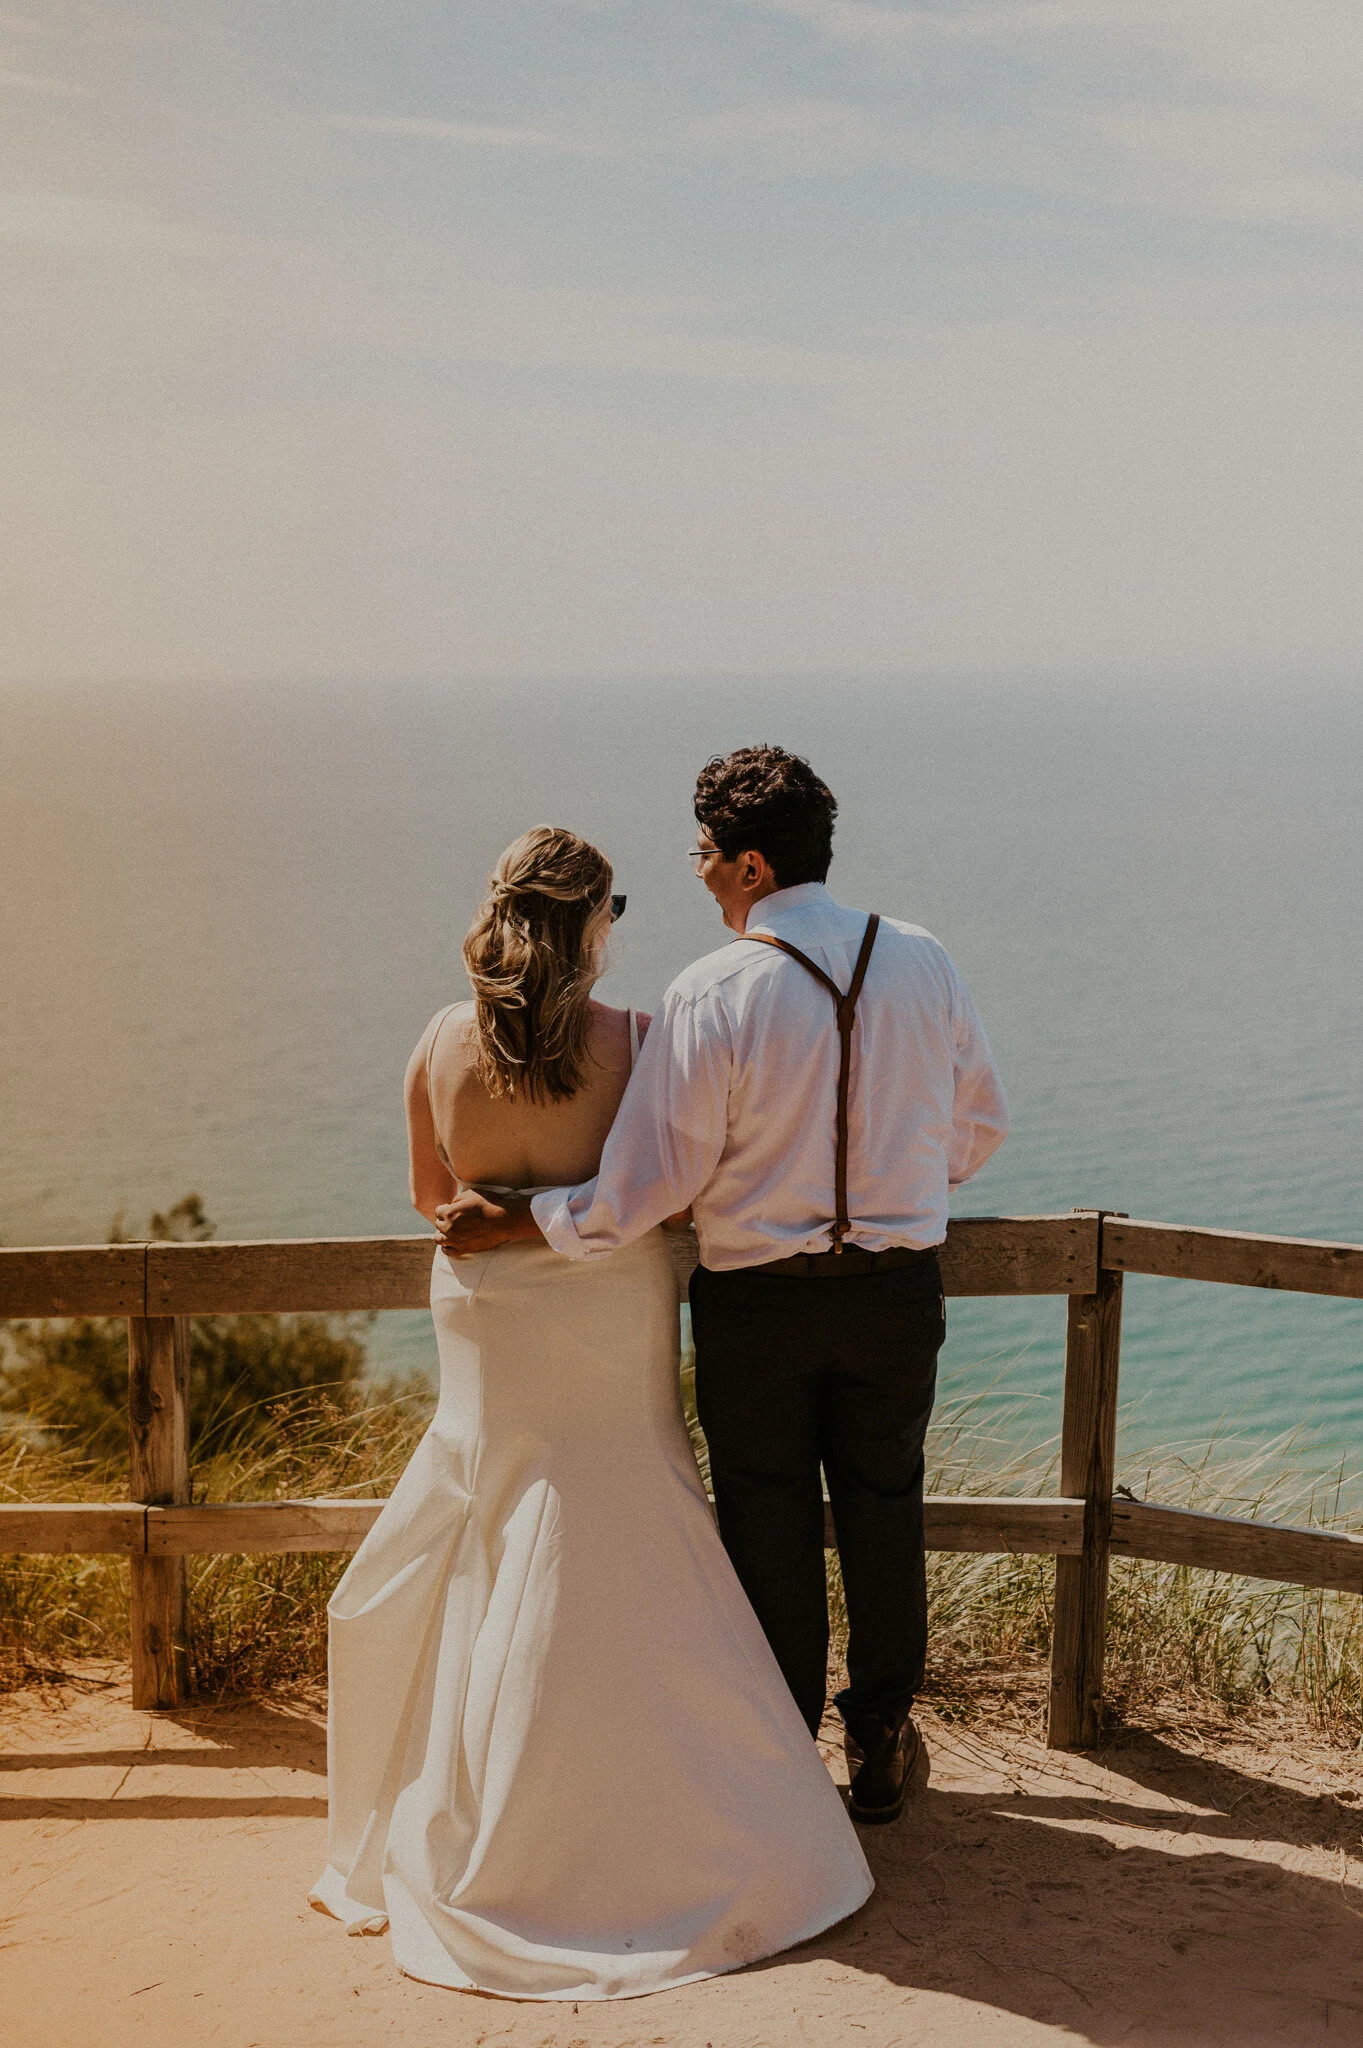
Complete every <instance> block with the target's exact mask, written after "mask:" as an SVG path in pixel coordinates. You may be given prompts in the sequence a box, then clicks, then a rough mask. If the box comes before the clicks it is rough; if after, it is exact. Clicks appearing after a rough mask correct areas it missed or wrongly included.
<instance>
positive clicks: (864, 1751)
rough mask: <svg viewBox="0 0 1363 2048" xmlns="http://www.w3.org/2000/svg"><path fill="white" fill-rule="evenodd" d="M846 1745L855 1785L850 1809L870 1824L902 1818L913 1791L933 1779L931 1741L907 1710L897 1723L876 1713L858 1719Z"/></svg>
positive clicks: (849, 1773)
mask: <svg viewBox="0 0 1363 2048" xmlns="http://www.w3.org/2000/svg"><path fill="white" fill-rule="evenodd" d="M842 1746H843V1754H844V1755H845V1756H846V1758H847V1776H848V1781H849V1784H850V1786H851V1798H850V1799H849V1801H848V1808H847V1810H848V1812H849V1813H850V1814H851V1816H852V1818H853V1820H858V1821H861V1822H863V1823H864V1824H865V1825H866V1826H869V1827H875V1826H878V1825H880V1824H882V1823H883V1822H885V1821H891V1820H898V1819H899V1816H900V1814H901V1813H902V1812H903V1811H904V1805H905V1802H906V1800H907V1799H908V1796H909V1794H910V1792H921V1791H922V1789H923V1787H924V1786H925V1785H926V1784H927V1782H928V1774H929V1772H930V1770H931V1768H932V1766H931V1763H930V1761H929V1758H928V1752H927V1745H926V1744H925V1743H924V1741H923V1737H922V1735H921V1734H920V1733H919V1731H918V1729H917V1728H916V1727H915V1725H914V1723H913V1720H912V1717H911V1716H909V1715H907V1714H906V1715H905V1717H904V1719H903V1721H902V1722H901V1723H900V1725H899V1726H898V1727H896V1726H895V1724H894V1722H893V1721H885V1720H882V1719H880V1717H879V1716H877V1715H868V1716H867V1717H866V1718H865V1719H864V1720H862V1719H857V1720H854V1721H852V1722H851V1723H849V1725H848V1728H847V1732H846V1734H845V1735H844V1736H843V1741H842Z"/></svg>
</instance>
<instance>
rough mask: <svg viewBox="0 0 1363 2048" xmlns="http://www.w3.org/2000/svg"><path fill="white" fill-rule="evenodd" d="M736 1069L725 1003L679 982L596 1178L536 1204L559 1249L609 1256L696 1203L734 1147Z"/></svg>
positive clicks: (538, 1198)
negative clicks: (731, 1114)
mask: <svg viewBox="0 0 1363 2048" xmlns="http://www.w3.org/2000/svg"><path fill="white" fill-rule="evenodd" d="M732 1070H733V1051H732V1035H731V1032H730V1030H729V1028H728V1022H727V1019H726V1017H725V1015H724V1012H723V1010H722V1007H721V1006H720V1005H719V1003H718V1002H717V1001H716V1000H715V999H714V998H713V997H710V996H707V997H705V998H702V999H699V1000H698V999H696V998H694V997H692V996H690V995H678V994H677V993H675V991H673V990H671V989H669V991H668V993H667V995H666V997H665V998H664V1000H663V1006H662V1009H661V1010H660V1012H659V1013H658V1015H657V1016H656V1017H655V1018H654V1020H653V1022H652V1024H651V1025H650V1026H649V1031H648V1036H647V1038H646V1039H645V1040H644V1043H643V1048H642V1050H641V1051H640V1054H639V1060H638V1064H637V1065H636V1067H635V1069H634V1072H633V1074H632V1075H631V1076H630V1081H629V1086H628V1087H627V1088H626V1090H625V1093H624V1096H623V1098H622V1100H621V1103H620V1107H619V1109H618V1110H617V1111H616V1116H615V1122H614V1123H613V1124H612V1125H611V1128H610V1133H609V1135H608V1137H607V1139H606V1143H605V1146H604V1148H603V1150H602V1153H601V1166H600V1170H599V1172H598V1173H597V1176H596V1178H595V1180H589V1181H584V1182H583V1183H582V1184H581V1186H579V1187H575V1188H546V1189H545V1190H544V1191H543V1192H542V1193H540V1194H538V1195H535V1196H534V1197H533V1199H532V1201H531V1204H530V1206H531V1209H532V1211H533V1213H534V1217H535V1221H536V1222H537V1223H538V1224H539V1227H540V1229H541V1230H542V1231H543V1232H544V1235H545V1237H546V1238H547V1240H548V1242H549V1243H550V1244H551V1245H552V1246H553V1249H554V1250H555V1251H556V1252H562V1253H563V1254H564V1256H565V1257H566V1258H570V1259H591V1258H599V1257H600V1256H601V1255H602V1254H603V1253H605V1252H612V1251H617V1250H618V1249H619V1248H620V1246H621V1245H626V1244H630V1243H632V1242H633V1240H634V1239H635V1238H637V1237H642V1236H643V1234H644V1232H645V1231H646V1230H651V1229H652V1228H653V1226H654V1224H655V1223H661V1222H662V1220H663V1218H664V1217H665V1216H674V1215H676V1213H677V1212H678V1211H679V1210H681V1209H685V1208H686V1207H687V1206H688V1205H689V1204H690V1203H691V1202H692V1201H694V1199H695V1197H696V1196H697V1195H698V1194H699V1193H700V1191H701V1189H702V1188H703V1187H704V1186H705V1185H706V1183H707V1181H708V1180H709V1179H710V1177H711V1175H712V1174H713V1173H714V1170H715V1167H716V1165H717V1164H718V1163H719V1158H720V1155H721V1153H722V1152H723V1150H724V1140H725V1134H726V1129H727V1124H728V1105H729V1082H730V1076H731V1073H732Z"/></svg>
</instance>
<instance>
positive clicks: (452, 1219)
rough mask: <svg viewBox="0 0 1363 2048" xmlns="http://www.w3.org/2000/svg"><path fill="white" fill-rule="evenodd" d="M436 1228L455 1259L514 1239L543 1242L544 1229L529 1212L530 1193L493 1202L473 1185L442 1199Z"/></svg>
mask: <svg viewBox="0 0 1363 2048" xmlns="http://www.w3.org/2000/svg"><path fill="white" fill-rule="evenodd" d="M435 1227H436V1231H437V1233H438V1234H439V1237H440V1244H441V1248H442V1250H444V1251H446V1252H448V1253H449V1255H450V1257H451V1258H452V1259H460V1258H465V1257H466V1256H467V1255H468V1254H469V1253H470V1252H491V1251H495V1250H496V1249H497V1247H498V1245H501V1244H511V1243H512V1242H513V1241H516V1240H520V1241H523V1242H525V1241H533V1240H534V1239H536V1238H538V1239H539V1240H540V1242H541V1243H543V1241H544V1237H543V1232H542V1231H541V1229H540V1227H539V1225H538V1223H536V1221H535V1219H534V1216H533V1215H532V1214H531V1211H530V1199H529V1197H528V1196H527V1195H513V1196H511V1197H510V1198H509V1199H508V1200H507V1201H506V1202H494V1201H491V1200H489V1198H488V1196H486V1195H480V1194H476V1193H475V1192H474V1190H473V1189H472V1188H469V1189H467V1190H466V1191H465V1192H464V1193H463V1194H462V1195H456V1196H455V1198H454V1200H453V1201H452V1202H442V1203H441V1204H440V1206H439V1208H438V1209H437V1210H436V1212H435Z"/></svg>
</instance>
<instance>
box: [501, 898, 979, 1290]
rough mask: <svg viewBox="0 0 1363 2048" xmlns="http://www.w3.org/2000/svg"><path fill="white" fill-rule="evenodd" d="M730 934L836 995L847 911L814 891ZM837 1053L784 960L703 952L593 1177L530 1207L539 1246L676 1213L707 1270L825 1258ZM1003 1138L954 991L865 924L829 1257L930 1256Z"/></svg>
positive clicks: (963, 1001)
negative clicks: (952, 1195) (771, 940)
mask: <svg viewBox="0 0 1363 2048" xmlns="http://www.w3.org/2000/svg"><path fill="white" fill-rule="evenodd" d="M748 922H749V926H750V928H751V929H752V930H754V931H769V932H772V933H774V934H775V936H776V937H777V938H781V939H786V940H788V941H789V942H790V944H791V945H794V946H798V947H799V948H800V951H801V952H802V953H808V955H809V957H810V958H811V960H814V961H817V963H818V964H819V966H820V967H822V968H823V969H824V971H825V973H827V974H830V975H831V976H832V977H833V979H834V981H835V982H836V983H837V984H838V986H839V988H843V989H845V988H847V987H848V986H849V985H850V983H851V980H852V973H853V969H854V967H855V965H856V958H857V953H858V951H859V949H860V946H861V941H862V938H863V935H864V933H865V930H866V913H865V912H864V911H860V910H846V909H844V908H843V906H842V905H841V904H840V903H835V902H834V900H833V898H832V897H831V896H830V895H829V893H828V891H827V889H826V888H825V887H824V885H823V883H822V882H802V883H800V884H799V885H798V887H796V888H793V889H778V890H777V891H776V893H775V894H774V895H772V896H766V897H764V898H763V899H762V900H761V902H760V903H758V904H757V906H756V908H755V910H754V911H753V914H752V916H751V917H750V918H749V921H748ZM838 1051H839V1048H838V1032H837V1021H836V1012H835V1010H834V1006H833V999H832V997H831V996H830V995H829V993H828V991H827V989H826V988H824V987H823V986H822V985H821V983H819V982H817V981H816V980H815V979H814V977H813V975H812V974H810V973H809V972H808V970H807V969H806V968H804V967H801V965H800V964H799V962H798V961H796V960H792V959H791V958H790V957H789V956H788V955H787V954H784V953H781V952H778V950H777V949H776V948H775V947H774V946H763V945H758V944H755V943H752V942H751V941H747V940H744V939H735V940H734V941H733V943H732V944H731V945H728V946H725V947H723V948H722V949H721V951H719V952H718V953H709V954H707V955H706V957H705V958H704V959H703V960H697V961H696V962H695V963H694V965H692V966H690V967H688V968H686V969H685V971H684V972H683V973H681V974H679V975H678V976H677V979H676V980H675V981H674V982H673V984H672V986H671V988H669V989H668V991H667V994H666V996H665V997H664V998H663V1005H662V1009H661V1010H660V1011H659V1013H658V1015H657V1016H656V1017H655V1018H654V1020H653V1023H652V1025H651V1027H650V1029H649V1033H648V1037H647V1038H646V1039H645V1041H644V1046H643V1050H642V1052H641V1053H640V1055H639V1063H638V1065H637V1066H636V1068H635V1070H634V1073H633V1076H632V1077H631V1079H630V1083H629V1086H628V1088H627V1089H626V1090H625V1094H624V1098H623V1100H622V1102H621V1104H620V1108H619V1110H618V1112H617V1114H616V1118H615V1122H614V1123H613V1124H612V1126H611V1130H610V1135H609V1136H608V1138H607V1139H606V1144H605V1149H604V1150H603V1152H602V1154H601V1167H600V1170H599V1172H598V1173H597V1176H596V1178H595V1180H590V1181H586V1182H584V1183H583V1185H582V1186H581V1187H576V1188H549V1189H546V1190H545V1191H544V1192H542V1193H540V1194H538V1195H536V1196H535V1197H534V1199H533V1201H532V1204H531V1207H532V1209H533V1211H534V1215H535V1220H536V1222H537V1223H538V1224H539V1226H540V1229H541V1230H542V1231H543V1232H544V1235H545V1237H546V1238H547V1239H548V1241H549V1243H550V1244H551V1245H552V1246H553V1247H554V1250H555V1251H559V1252H563V1253H564V1254H566V1256H567V1257H569V1258H574V1259H588V1258H593V1257H596V1256H598V1255H599V1254H601V1253H603V1252H609V1251H614V1250H615V1249H616V1248H617V1247H618V1246H620V1245H624V1244H629V1243H630V1242H631V1241H632V1240H633V1239H634V1238H636V1237H639V1236H641V1235H642V1233H643V1232H644V1231H646V1230H649V1229H651V1228H652V1226H653V1225H654V1224H655V1223H659V1222H661V1221H662V1219H663V1217H664V1216H670V1215H673V1214H675V1213H676V1212H677V1211H678V1210H680V1209H685V1208H686V1207H687V1206H688V1204H690V1205H691V1207H692V1209H693V1211H694V1214H695V1219H696V1234H697V1237H698V1239H699V1244H700V1257H701V1263H702V1265H705V1266H708V1267H709V1268H710V1269H711V1270H712V1271H716V1272H725V1271H729V1270H731V1269H732V1268H735V1267H740V1266H759V1265H762V1264H765V1263H766V1262H767V1261H768V1260H771V1259H780V1258H785V1257H787V1256H789V1254H791V1253H792V1252H823V1251H828V1250H829V1249H830V1246H831V1243H832V1239H831V1236H830V1226H831V1224H832V1221H833V1214H834V1197H833V1165H834V1153H835V1148H836V1143H837V1088H838ZM1007 1132H1008V1108H1007V1104H1006V1103H1005V1101H1004V1099H1003V1089H1002V1087H1001V1086H1000V1083H999V1077H998V1074H997V1073H996V1072H995V1069H994V1062H993V1059H992V1058H991V1056H990V1052H989V1046H988V1043H987V1041H986V1039H985V1035H984V1030H983V1027H982V1026H981V1024H980V1020H979V1017H978V1016H977V1014H976V1011H975V1006H974V1004H973V1003H972V1002H971V1000H970V995H969V992H968V990H967V989H966V986H965V983H964V982H963V981H962V980H961V977H960V975H959V974H958V973H957V971H956V969H955V967H954V966H953V965H952V963H951V961H950V959H949V958H948V957H947V954H946V951H945V950H944V948H943V947H942V946H940V945H939V944H938V942H937V940H936V939H934V938H933V937H932V935H931V934H930V933H929V932H925V931H922V930H921V929H920V928H919V927H918V926H917V925H912V924H901V923H900V922H899V921H898V920H897V919H892V918H882V920H881V924H880V930H879V932H878V934H877V936H876V943H875V950H874V951H873V953H872V954H871V962H870V967H869V968H868V970H867V975H866V981H865V984H864V985H863V988H862V992H861V997H860V1000H859V1001H858V1004H857V1017H856V1027H855V1030H854V1032H853V1036H852V1079H851V1093H850V1098H849V1104H848V1133H849V1149H848V1169H847V1206H848V1211H849V1213H850V1215H851V1219H852V1227H851V1229H850V1231H849V1232H848V1235H847V1240H846V1241H847V1243H849V1244H856V1245H864V1246H865V1247H866V1248H867V1249H868V1250H870V1251H883V1250H884V1249H885V1248H886V1247H887V1246H889V1245H911V1246H915V1247H922V1246H926V1245H935V1244H940V1243H941V1241H942V1239H943V1237H944V1236H945V1235H946V1225H947V1190H948V1189H949V1188H953V1187H958V1186H959V1185H960V1184H961V1182H962V1181H967V1180H969V1179H970V1177H971V1175H972V1174H974V1173H978V1172H979V1170H980V1168H981V1167H982V1166H983V1165H984V1163H985V1161H986V1160H987V1159H988V1158H989V1156H990V1155H991V1153H993V1152H994V1151H996V1150H997V1148H998V1147H999V1146H1000V1145H1001V1144H1002V1143H1003V1140H1004V1138H1005V1137H1006V1135H1007Z"/></svg>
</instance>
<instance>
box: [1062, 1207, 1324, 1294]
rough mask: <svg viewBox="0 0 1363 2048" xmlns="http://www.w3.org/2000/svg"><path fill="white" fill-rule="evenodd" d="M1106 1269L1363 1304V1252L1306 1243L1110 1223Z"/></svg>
mask: <svg viewBox="0 0 1363 2048" xmlns="http://www.w3.org/2000/svg"><path fill="white" fill-rule="evenodd" d="M1102 1256H1103V1264H1104V1266H1105V1267H1106V1268H1108V1270H1109V1271H1111V1272H1114V1273H1159V1274H1162V1275H1163V1276H1164V1278H1165V1279H1167V1280H1219V1281H1221V1282H1223V1283H1225V1284H1227V1285H1230V1286H1233V1287H1281V1288H1286V1289H1289V1290H1290V1291H1291V1292H1293V1293H1296V1294H1341V1295H1346V1296H1348V1297H1350V1298H1351V1299H1353V1300H1358V1299H1359V1298H1363V1245H1356V1244H1330V1243H1328V1242H1326V1241H1324V1240H1316V1239H1312V1238H1305V1237H1260V1236H1256V1235H1255V1234H1254V1233H1252V1232H1249V1231H1244V1230H1201V1229H1194V1228H1191V1227H1190V1228H1184V1227H1183V1226H1181V1225H1179V1224H1174V1223H1147V1222H1144V1221H1142V1220H1140V1219H1138V1218H1134V1217H1125V1216H1123V1217H1121V1218H1117V1217H1108V1218H1107V1219H1106V1220H1105V1222H1104V1224H1103V1252H1102Z"/></svg>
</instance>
